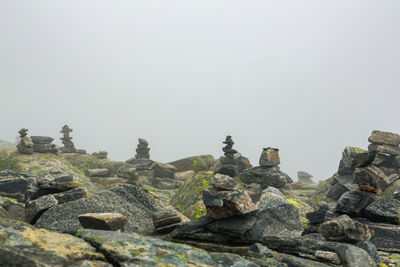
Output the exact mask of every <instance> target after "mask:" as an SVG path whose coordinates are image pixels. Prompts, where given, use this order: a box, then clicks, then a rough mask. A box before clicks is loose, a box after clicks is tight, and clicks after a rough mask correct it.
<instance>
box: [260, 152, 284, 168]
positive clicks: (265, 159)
mask: <svg viewBox="0 0 400 267" xmlns="http://www.w3.org/2000/svg"><path fill="white" fill-rule="evenodd" d="M278 151H279V150H278V149H274V148H270V147H268V148H264V149H263V152H262V153H261V156H260V160H259V164H260V166H262V167H271V166H275V165H279V164H280V163H281V161H280V159H279V152H278Z"/></svg>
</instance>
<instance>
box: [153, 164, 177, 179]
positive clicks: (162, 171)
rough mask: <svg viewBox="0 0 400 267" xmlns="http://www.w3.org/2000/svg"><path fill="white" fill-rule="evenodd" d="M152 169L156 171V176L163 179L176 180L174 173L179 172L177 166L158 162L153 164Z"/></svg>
mask: <svg viewBox="0 0 400 267" xmlns="http://www.w3.org/2000/svg"><path fill="white" fill-rule="evenodd" d="M152 168H153V170H154V176H156V177H161V178H164V177H166V178H174V173H175V172H177V169H176V168H175V166H173V165H170V164H167V163H161V162H156V161H155V162H154V163H153V166H152Z"/></svg>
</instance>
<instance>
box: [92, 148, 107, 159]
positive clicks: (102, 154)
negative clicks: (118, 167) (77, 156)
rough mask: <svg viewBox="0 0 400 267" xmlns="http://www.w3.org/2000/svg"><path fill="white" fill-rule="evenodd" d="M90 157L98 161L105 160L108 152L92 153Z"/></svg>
mask: <svg viewBox="0 0 400 267" xmlns="http://www.w3.org/2000/svg"><path fill="white" fill-rule="evenodd" d="M92 155H93V156H95V157H96V158H98V159H107V155H108V152H107V151H104V150H101V151H99V152H93V153H92Z"/></svg>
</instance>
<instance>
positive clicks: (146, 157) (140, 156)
mask: <svg viewBox="0 0 400 267" xmlns="http://www.w3.org/2000/svg"><path fill="white" fill-rule="evenodd" d="M138 142H139V143H138V145H137V148H136V155H135V157H134V158H132V159H129V160H127V161H126V162H127V163H132V164H133V165H134V167H135V168H136V169H137V170H148V169H150V168H151V166H152V164H153V161H152V160H150V153H149V151H150V148H149V147H148V145H149V143H148V142H147V141H146V139H144V138H139V139H138Z"/></svg>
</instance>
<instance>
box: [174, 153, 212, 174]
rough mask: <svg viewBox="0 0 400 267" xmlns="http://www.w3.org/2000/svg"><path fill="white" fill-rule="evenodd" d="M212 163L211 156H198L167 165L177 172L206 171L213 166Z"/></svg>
mask: <svg viewBox="0 0 400 267" xmlns="http://www.w3.org/2000/svg"><path fill="white" fill-rule="evenodd" d="M214 161H215V159H214V157H213V156H212V155H200V156H193V157H188V158H183V159H179V160H176V161H173V162H169V163H168V164H171V165H172V166H175V168H176V169H177V171H178V172H183V171H188V170H194V171H208V170H209V169H210V168H211V167H212V166H213V165H214Z"/></svg>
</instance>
